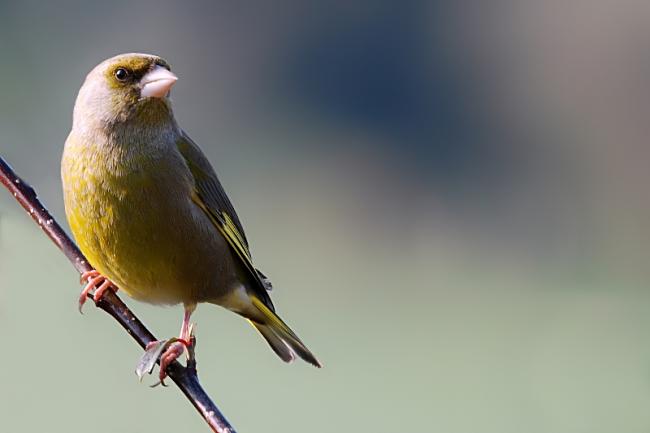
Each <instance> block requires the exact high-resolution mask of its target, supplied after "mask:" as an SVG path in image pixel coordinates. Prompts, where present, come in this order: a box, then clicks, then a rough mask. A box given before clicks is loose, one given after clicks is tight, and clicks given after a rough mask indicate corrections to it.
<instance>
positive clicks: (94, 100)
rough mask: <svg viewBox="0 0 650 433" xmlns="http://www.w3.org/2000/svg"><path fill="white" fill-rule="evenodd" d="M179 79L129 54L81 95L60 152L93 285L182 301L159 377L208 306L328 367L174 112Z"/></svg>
mask: <svg viewBox="0 0 650 433" xmlns="http://www.w3.org/2000/svg"><path fill="white" fill-rule="evenodd" d="M177 80H178V76H177V75H176V74H174V73H173V72H171V67H170V65H169V63H168V62H167V61H165V60H164V59H163V58H161V57H159V56H157V55H152V54H143V53H127V54H120V55H117V56H114V57H112V58H109V59H107V60H105V61H103V62H101V63H100V64H98V65H97V66H96V67H95V68H93V69H92V70H91V71H90V72H89V73H88V75H87V76H86V79H85V81H84V83H83V85H82V86H81V88H80V90H79V93H78V95H77V98H76V101H75V105H74V110H73V121H72V128H71V130H70V133H69V135H68V137H67V139H66V141H65V146H64V150H63V156H62V159H61V180H62V186H63V197H64V205H65V214H66V218H67V220H68V223H69V226H70V229H71V231H72V234H73V235H74V238H75V240H76V242H77V243H78V245H79V248H80V249H81V251H82V252H83V254H84V255H85V256H86V258H87V259H88V261H89V263H90V264H91V266H92V268H93V269H92V270H91V271H88V272H85V273H84V274H82V282H84V283H86V285H85V287H84V288H83V290H82V292H81V295H80V297H79V309H80V310H81V307H82V306H83V304H84V302H85V301H86V299H87V296H88V294H89V293H91V292H93V290H94V299H95V302H97V301H98V300H100V299H101V298H102V296H103V295H104V294H105V293H106V291H107V290H112V291H117V290H118V289H119V290H120V291H122V292H125V293H126V294H127V295H129V296H130V297H131V298H133V299H135V300H138V301H142V302H146V303H150V304H155V305H177V304H182V305H183V310H184V314H183V320H182V325H181V332H180V336H179V339H178V340H177V341H175V342H174V343H173V344H171V345H170V346H169V347H168V348H167V349H166V350H165V351H164V353H163V354H162V355H161V357H160V361H161V367H160V374H159V377H160V380H161V381H162V380H163V379H164V378H165V377H166V369H167V367H168V366H169V365H170V364H171V363H172V362H173V361H175V360H176V359H177V358H179V357H180V356H181V355H182V354H183V353H184V352H185V350H186V348H187V347H188V345H189V344H191V335H190V334H191V324H190V320H191V315H192V313H193V312H194V310H195V309H196V307H197V304H199V303H207V304H214V305H219V306H221V307H225V308H226V309H228V310H231V311H233V312H235V313H237V314H239V315H240V316H243V317H244V318H245V319H247V320H248V321H249V322H250V323H251V324H252V325H253V327H254V328H256V329H257V330H258V331H259V333H260V334H261V335H262V337H264V339H265V340H266V342H267V343H268V344H269V346H270V347H271V349H272V350H273V351H274V352H275V353H276V354H277V355H278V356H279V357H280V358H281V359H282V360H283V361H285V362H291V361H293V360H294V359H295V358H296V356H297V357H299V358H302V359H303V360H304V361H306V362H308V363H310V364H312V365H314V366H316V367H321V364H320V362H319V361H318V360H317V359H316V357H315V356H314V355H313V354H312V353H311V352H310V351H309V349H308V348H307V347H306V346H305V344H304V343H303V342H302V341H301V340H300V338H299V337H298V336H297V335H296V333H295V332H294V331H293V330H292V329H291V328H290V327H289V326H288V325H287V324H286V323H285V322H284V321H283V320H282V319H281V318H280V317H279V316H278V315H277V313H276V311H275V307H274V305H273V302H272V301H271V297H270V295H269V291H270V290H271V288H272V285H271V283H270V281H269V279H268V278H267V277H266V276H265V275H264V274H263V273H262V272H261V271H259V270H258V269H257V268H256V266H255V265H254V264H253V260H252V256H251V253H250V249H249V243H248V240H247V238H246V235H245V233H244V229H243V226H242V224H241V222H240V219H239V217H238V215H237V213H236V212H235V209H234V207H233V205H232V203H231V201H230V199H229V198H228V196H227V195H226V192H225V191H224V188H223V187H222V184H221V182H220V180H219V178H218V177H217V174H216V173H215V170H214V169H213V167H212V165H211V164H210V162H209V160H208V159H207V157H206V156H205V154H204V153H203V151H202V150H201V148H200V147H199V146H198V145H197V144H196V143H195V142H194V141H192V139H191V138H190V137H189V136H188V134H187V133H186V132H185V131H184V130H183V129H181V127H180V126H179V124H178V122H177V121H176V119H175V117H174V113H173V111H172V104H171V99H170V90H171V88H172V86H173V85H174V84H175V83H176V82H177Z"/></svg>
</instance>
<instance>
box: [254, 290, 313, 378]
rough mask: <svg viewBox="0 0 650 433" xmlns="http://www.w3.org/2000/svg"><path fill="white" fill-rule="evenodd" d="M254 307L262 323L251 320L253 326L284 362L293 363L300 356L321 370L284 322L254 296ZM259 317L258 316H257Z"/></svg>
mask: <svg viewBox="0 0 650 433" xmlns="http://www.w3.org/2000/svg"><path fill="white" fill-rule="evenodd" d="M251 300H252V302H253V305H254V306H255V307H256V308H257V309H258V310H259V312H260V313H261V316H262V317H263V320H262V321H258V320H252V319H249V321H250V322H251V324H252V325H253V326H254V327H255V328H256V329H257V330H258V331H260V334H262V336H263V337H264V339H266V341H267V343H269V346H271V349H273V351H274V352H275V353H276V354H277V355H278V356H279V357H280V358H282V360H283V361H284V362H291V361H293V360H294V359H295V356H296V355H298V356H299V357H301V358H302V359H304V360H305V361H307V362H308V363H310V364H312V365H314V366H316V367H318V368H320V367H321V364H320V362H318V360H317V359H316V357H315V356H314V355H313V354H312V353H311V352H310V351H309V349H307V347H306V346H305V344H304V343H303V342H302V341H300V338H298V336H297V335H296V334H295V333H294V332H293V331H292V330H291V328H289V326H287V324H286V323H284V322H283V321H282V319H280V318H279V317H278V315H277V314H275V313H274V312H273V311H272V310H271V309H270V308H269V307H267V306H266V305H265V304H264V303H263V302H262V301H260V300H259V299H257V298H256V297H254V296H251ZM256 316H257V315H256Z"/></svg>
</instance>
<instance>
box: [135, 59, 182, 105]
mask: <svg viewBox="0 0 650 433" xmlns="http://www.w3.org/2000/svg"><path fill="white" fill-rule="evenodd" d="M176 81H178V77H177V76H176V75H174V74H172V73H171V72H170V71H169V70H167V69H165V68H163V67H162V66H159V65H156V67H155V68H153V69H152V70H151V71H149V72H147V73H146V74H145V75H144V77H142V79H141V80H140V85H141V86H142V89H141V90H140V95H141V96H142V97H143V98H148V97H152V98H163V97H165V96H167V94H168V93H169V90H170V89H171V88H172V86H173V85H174V84H175V83H176Z"/></svg>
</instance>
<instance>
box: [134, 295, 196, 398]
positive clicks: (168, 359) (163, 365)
mask: <svg viewBox="0 0 650 433" xmlns="http://www.w3.org/2000/svg"><path fill="white" fill-rule="evenodd" d="M195 309H196V304H189V305H188V304H185V311H184V314H183V323H182V325H181V332H180V336H179V337H178V340H176V341H174V342H173V343H171V344H170V345H169V347H168V348H167V349H166V350H165V351H164V352H163V353H162V355H160V374H159V375H158V378H159V379H160V383H161V384H162V385H164V384H165V382H164V380H165V378H166V377H167V367H169V365H170V364H171V363H173V362H174V361H176V360H177V359H178V358H179V357H180V356H181V355H182V354H183V352H185V349H187V348H190V347H191V345H192V335H191V334H192V326H191V324H190V317H191V316H192V313H193V312H194V310H195ZM155 344H157V342H156V341H154V342H151V343H149V344H148V345H147V348H146V350H149V349H150V348H151V347H153V345H155Z"/></svg>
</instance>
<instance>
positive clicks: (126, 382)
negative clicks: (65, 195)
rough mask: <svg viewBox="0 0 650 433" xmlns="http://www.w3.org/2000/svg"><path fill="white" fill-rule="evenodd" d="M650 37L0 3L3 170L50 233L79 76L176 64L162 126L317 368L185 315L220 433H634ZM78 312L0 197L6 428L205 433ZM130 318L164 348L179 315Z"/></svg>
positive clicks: (516, 15) (634, 23) (646, 398)
mask: <svg viewBox="0 0 650 433" xmlns="http://www.w3.org/2000/svg"><path fill="white" fill-rule="evenodd" d="M649 21H650V5H648V4H647V3H644V2H634V1H631V0H629V1H628V0H623V1H613V0H591V1H586V0H568V1H566V0H565V1H558V0H550V1H545V2H534V1H523V2H516V1H512V0H510V1H507V0H506V1H494V2H461V3H459V2H452V1H428V2H427V1H415V0H406V1H401V2H396V1H381V0H377V1H356V2H343V1H330V2H325V1H312V2H304V1H279V2H223V1H221V2H210V1H203V2H201V1H195V2H191V1H187V2H172V1H158V2H153V1H144V2H127V1H122V0H118V1H113V2H107V3H92V4H91V3H88V2H81V1H72V0H71V1H53V2H37V1H29V0H27V1H21V2H7V1H0V53H2V56H1V57H0V66H1V68H0V94H1V95H2V99H1V102H0V154H2V156H3V157H5V158H6V159H7V160H8V161H9V163H10V164H12V165H13V167H14V168H15V169H16V170H17V171H18V173H19V174H20V175H21V176H23V177H24V178H25V179H26V180H28V181H29V182H30V183H31V184H32V185H33V186H34V187H35V188H36V189H37V191H39V193H40V196H41V198H42V200H43V201H44V202H45V203H46V204H47V205H48V207H49V208H50V209H51V211H52V212H53V213H54V214H55V216H56V217H57V218H58V219H59V220H60V222H64V220H65V217H64V213H63V204H62V199H61V190H60V181H59V159H60V155H61V152H62V148H63V143H64V141H65V138H66V135H67V133H68V131H69V128H70V125H71V113H72V107H73V104H74V98H75V97H76V92H77V90H78V89H79V87H80V85H81V83H82V81H83V79H84V77H85V74H86V73H87V72H88V71H89V70H90V69H91V68H92V67H93V66H94V65H95V64H97V63H99V62H100V61H101V60H103V59H105V58H108V57H110V56H113V55H115V54H118V53H121V52H130V51H140V52H148V53H155V54H158V55H161V56H163V57H164V58H166V59H167V60H168V61H169V62H170V63H171V65H172V69H173V71H174V72H175V73H176V74H177V75H178V76H179V77H180V80H179V82H178V83H177V85H176V86H175V87H174V90H173V92H172V97H173V100H174V107H175V112H176V116H177V118H178V120H179V122H180V124H181V125H182V126H183V128H184V129H185V130H186V131H188V132H189V134H190V135H191V136H192V137H193V139H194V140H195V141H197V142H198V143H199V144H200V145H201V146H202V147H203V149H204V150H205V152H206V153H207V155H208V156H209V157H210V159H211V160H212V162H213V164H214V165H215V167H216V168H217V170H218V172H219V173H220V176H221V180H222V183H223V184H224V186H225V187H226V190H227V191H228V192H229V194H230V195H231V198H232V199H233V202H234V203H235V206H236V208H237V209H238V212H239V214H240V218H241V219H242V221H243V223H244V226H245V227H246V230H247V235H248V238H249V239H250V240H251V244H252V251H253V255H254V258H255V260H256V263H257V264H258V265H259V266H260V267H261V268H262V269H263V270H264V271H265V273H267V274H268V275H269V276H270V277H271V278H272V280H273V282H274V286H275V287H276V289H275V291H274V293H273V296H274V299H275V300H276V304H277V305H278V309H279V311H280V312H281V313H282V315H283V317H285V318H286V320H287V321H288V322H289V323H290V324H291V325H292V326H293V327H295V329H297V331H298V333H299V334H300V335H301V336H302V337H303V338H304V340H305V341H306V342H307V343H308V345H309V346H310V348H312V349H313V350H314V352H315V353H316V354H317V355H318V356H319V358H321V360H322V361H323V363H324V365H325V368H324V369H323V370H320V371H317V370H314V369H313V368H310V367H309V366H306V365H300V364H297V365H292V366H286V365H283V364H282V363H281V362H279V361H278V360H277V359H275V356H274V355H273V353H272V352H271V351H269V350H268V348H267V346H266V345H265V344H264V343H263V342H262V341H261V339H260V338H259V337H258V336H256V335H255V333H254V331H252V329H250V327H249V326H248V325H247V324H246V323H245V322H244V321H242V320H241V319H240V318H238V317H235V316H234V315H232V314H229V313H226V312H224V311H223V310H220V309H215V308H213V307H209V306H203V307H201V308H199V311H198V313H197V315H196V321H197V322H198V339H199V346H198V357H199V358H198V359H199V368H200V374H201V378H202V381H203V383H204V385H205V387H206V388H207V390H208V391H209V392H211V394H212V395H213V396H214V398H215V401H216V402H217V404H218V405H219V406H220V407H221V408H222V409H223V411H224V412H225V414H226V415H227V416H228V417H229V419H230V420H231V421H232V422H233V424H234V425H235V426H236V427H237V428H238V431H242V432H244V431H246V432H261V431H270V432H274V431H275V432H277V431H286V432H299V431H310V432H321V431H322V432H328V431H331V430H332V429H337V430H343V431H360V432H365V431H373V432H386V433H389V432H395V431H402V430H408V431H414V432H432V431H441V432H468V433H469V432H476V431H481V432H499V433H504V432H521V431H526V432H531V433H533V432H558V431H561V432H587V431H588V432H590V433H594V432H611V431H626V432H637V431H638V432H642V431H647V430H648V429H649V428H650V417H648V410H647V408H648V405H649V404H650V347H649V345H648V343H647V340H648V331H647V330H648V326H649V325H650V315H649V313H650V293H648V289H647V285H648V284H647V283H648V279H649V278H648V277H649V276H650V271H649V266H648V265H649V258H650V247H649V246H648V245H650V194H649V193H648V188H647V185H648V182H649V181H650V170H648V165H649V164H650V155H649V154H650V147H649V146H648V133H649V132H650V131H649V130H648V129H649V128H648V125H649V124H650V123H649V120H650V102H649V101H650V99H649V98H648V90H647V89H648V88H650V73H649V72H650V60H649V59H650V57H649V53H650V42H649V41H650V27H649V26H648V22H649ZM80 289H81V287H80V286H78V285H77V276H76V275H75V274H74V272H73V270H72V268H71V267H70V266H69V265H68V264H67V262H66V261H65V259H64V258H63V257H62V256H61V255H60V254H59V253H58V252H57V251H56V250H55V248H54V247H53V246H52V245H51V244H50V243H49V241H48V240H47V239H46V238H45V237H44V236H43V235H42V234H41V233H40V232H39V231H38V229H37V228H36V226H34V225H33V224H32V222H31V221H30V220H29V219H28V218H27V217H26V216H25V215H24V213H23V212H22V211H20V210H19V208H18V206H17V205H16V204H15V203H14V202H13V201H12V199H11V197H10V196H9V195H8V194H2V193H0V340H2V341H3V342H4V343H3V347H4V353H5V356H4V357H3V359H4V361H0V362H4V367H0V419H2V423H3V425H4V427H3V429H6V430H7V431H12V432H31V431H34V430H46V431H66V432H76V431H86V430H87V429H89V428H91V429H92V430H93V431H96V432H114V431H117V430H119V431H122V432H141V431H149V430H151V431H153V430H156V431H204V430H205V427H204V426H202V425H201V420H200V419H199V417H198V416H197V415H196V414H195V413H193V409H192V408H191V407H190V406H189V405H188V404H187V403H186V402H185V401H183V398H182V397H181V396H180V394H179V393H178V392H177V391H176V390H173V389H169V390H163V389H155V390H150V389H149V388H148V387H147V386H146V385H144V384H138V382H137V379H136V377H135V375H133V374H132V371H133V368H134V365H135V363H136V361H137V359H138V357H139V355H140V350H139V349H138V348H137V346H135V345H134V344H133V343H132V342H131V341H130V340H129V339H128V338H126V336H125V335H123V332H122V331H121V330H120V329H117V327H116V326H115V325H114V324H113V323H111V321H110V320H109V319H108V318H107V317H104V315H103V314H102V313H100V312H97V311H94V310H93V309H92V307H91V308H88V309H87V310H86V311H87V312H86V315H85V316H79V315H78V314H77V313H76V297H77V294H78V291H79V290H80ZM128 302H129V304H130V305H132V307H133V308H134V310H135V311H136V312H137V313H138V314H139V315H140V316H141V318H142V319H143V320H144V321H145V322H146V323H147V324H149V325H150V327H151V328H152V330H153V331H154V332H155V333H156V334H157V335H159V336H161V337H168V336H171V335H174V334H175V333H176V332H177V328H178V323H179V321H180V317H181V309H180V308H178V307H175V308H166V309H164V308H154V307H150V306H147V305H143V304H139V303H136V302H134V301H131V300H128ZM0 365H2V364H0ZM25 413H30V415H29V416H26V415H25Z"/></svg>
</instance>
